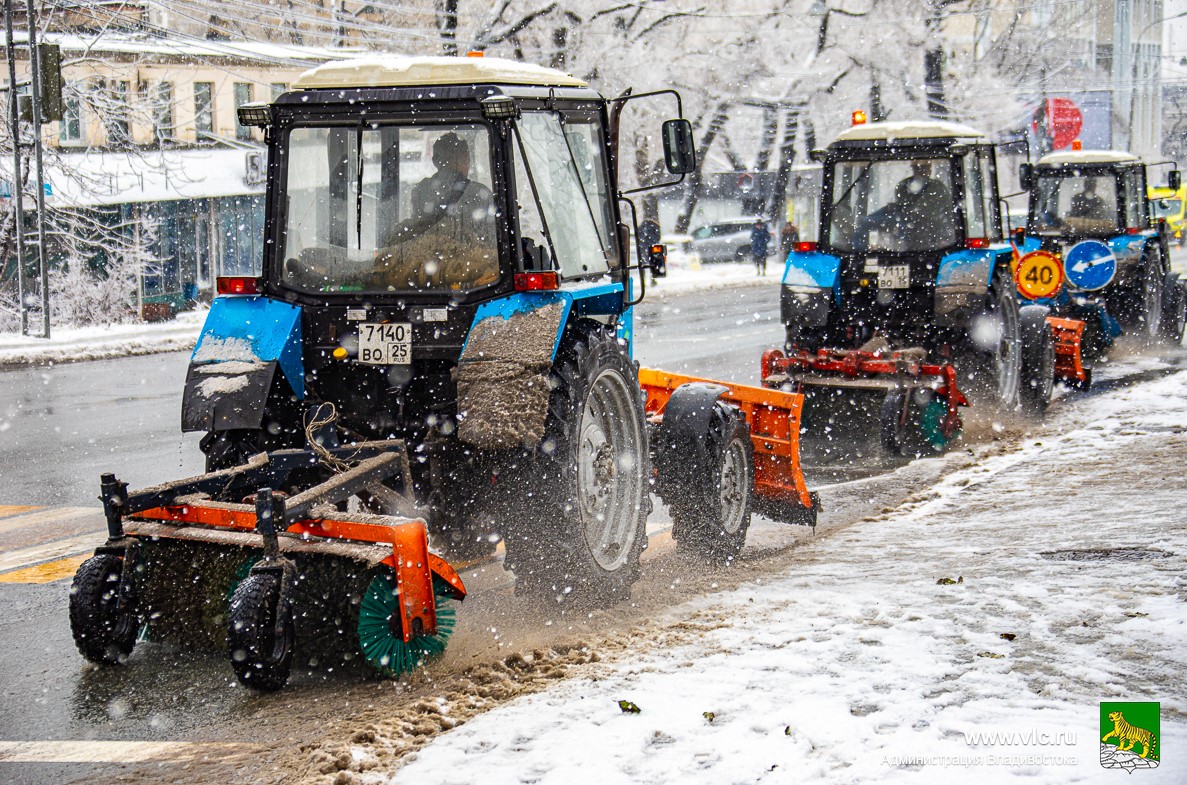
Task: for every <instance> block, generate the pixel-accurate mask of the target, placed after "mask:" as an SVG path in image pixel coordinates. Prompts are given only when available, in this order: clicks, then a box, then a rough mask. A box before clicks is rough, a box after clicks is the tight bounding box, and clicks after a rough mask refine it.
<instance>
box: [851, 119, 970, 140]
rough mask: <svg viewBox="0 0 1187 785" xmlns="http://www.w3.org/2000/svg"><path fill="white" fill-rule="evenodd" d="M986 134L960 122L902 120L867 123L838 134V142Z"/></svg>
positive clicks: (961, 136) (965, 136)
mask: <svg viewBox="0 0 1187 785" xmlns="http://www.w3.org/2000/svg"><path fill="white" fill-rule="evenodd" d="M983 138H985V134H983V133H981V132H980V131H978V130H977V129H976V128H971V127H969V126H967V125H961V124H960V123H945V122H942V121H939V120H902V121H897V122H886V123H866V124H864V125H855V126H853V127H852V128H847V129H846V130H844V131H842V132H841V133H839V134H837V138H836V141H838V142H853V141H879V140H884V139H885V140H890V139H983Z"/></svg>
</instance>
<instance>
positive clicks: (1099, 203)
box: [1067, 177, 1113, 221]
mask: <svg viewBox="0 0 1187 785" xmlns="http://www.w3.org/2000/svg"><path fill="white" fill-rule="evenodd" d="M1109 212H1110V211H1109V206H1108V205H1107V204H1105V200H1104V197H1102V196H1101V195H1100V194H1098V193H1097V192H1096V178H1095V177H1088V178H1086V179H1085V180H1084V187H1083V188H1082V189H1081V190H1080V193H1078V194H1076V195H1075V196H1073V197H1072V198H1071V202H1070V203H1069V205H1068V213H1067V215H1068V218H1086V219H1088V220H1091V221H1108V220H1111V219H1112V218H1113V216H1111V215H1109Z"/></svg>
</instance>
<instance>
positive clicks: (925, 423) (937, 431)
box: [919, 396, 959, 450]
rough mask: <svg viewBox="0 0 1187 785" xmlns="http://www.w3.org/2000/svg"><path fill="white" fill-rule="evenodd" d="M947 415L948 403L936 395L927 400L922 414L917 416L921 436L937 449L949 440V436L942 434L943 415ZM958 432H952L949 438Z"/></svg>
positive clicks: (940, 448)
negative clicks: (921, 432)
mask: <svg viewBox="0 0 1187 785" xmlns="http://www.w3.org/2000/svg"><path fill="white" fill-rule="evenodd" d="M947 415H948V404H947V403H946V402H945V401H944V399H943V398H940V397H939V396H937V397H935V398H932V399H931V400H930V401H928V402H927V406H925V407H923V414H922V415H921V416H920V417H919V428H920V430H922V431H923V437H924V438H925V439H927V442H928V444H930V445H931V446H932V447H934V448H936V449H937V450H942V449H944V447H945V446H946V445H947V444H948V442H949V441H950V439H949V437H947V436H944V430H943V423H944V417H946V416H947ZM958 433H959V431H957V433H954V434H952V437H951V438H953V439H955V438H956V436H957V434H958Z"/></svg>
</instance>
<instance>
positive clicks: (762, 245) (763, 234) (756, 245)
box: [750, 218, 771, 275]
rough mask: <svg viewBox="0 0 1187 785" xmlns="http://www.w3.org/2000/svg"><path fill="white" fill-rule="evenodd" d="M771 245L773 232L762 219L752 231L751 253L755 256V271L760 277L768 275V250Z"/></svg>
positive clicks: (755, 223) (756, 222)
mask: <svg viewBox="0 0 1187 785" xmlns="http://www.w3.org/2000/svg"><path fill="white" fill-rule="evenodd" d="M770 244H771V230H770V229H768V228H767V225H766V223H765V222H763V220H762V219H761V218H760V219H759V220H757V221H755V222H754V228H753V229H751V230H750V253H751V254H752V255H753V256H754V269H755V271H756V273H757V274H758V275H766V274H767V248H768V247H769V246H770Z"/></svg>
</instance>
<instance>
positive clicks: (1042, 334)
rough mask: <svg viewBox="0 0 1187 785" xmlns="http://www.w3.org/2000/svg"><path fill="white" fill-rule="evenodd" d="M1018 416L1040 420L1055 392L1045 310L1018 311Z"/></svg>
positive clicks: (1052, 347) (1034, 307)
mask: <svg viewBox="0 0 1187 785" xmlns="http://www.w3.org/2000/svg"><path fill="white" fill-rule="evenodd" d="M1021 313H1022V384H1021V385H1020V388H1019V392H1020V397H1021V399H1022V412H1023V414H1025V415H1027V416H1028V417H1042V416H1043V415H1044V414H1046V412H1047V406H1048V405H1049V404H1050V403H1051V394H1052V393H1053V392H1054V390H1055V338H1054V337H1053V336H1052V335H1051V328H1050V327H1048V326H1047V309H1046V308H1043V307H1042V306H1037V305H1028V306H1026V307H1025V308H1023V309H1022V312H1021Z"/></svg>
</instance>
